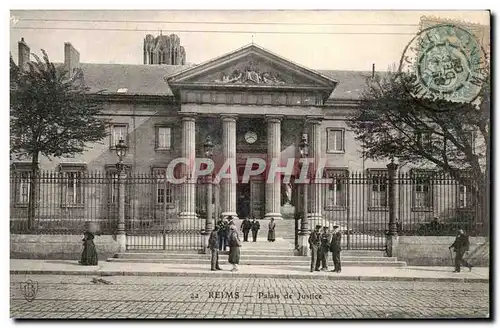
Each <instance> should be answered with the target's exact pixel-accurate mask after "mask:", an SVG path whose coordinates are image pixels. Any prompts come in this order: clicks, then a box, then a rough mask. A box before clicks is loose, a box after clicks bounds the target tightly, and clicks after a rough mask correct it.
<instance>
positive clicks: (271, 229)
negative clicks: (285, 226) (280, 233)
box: [267, 218, 276, 242]
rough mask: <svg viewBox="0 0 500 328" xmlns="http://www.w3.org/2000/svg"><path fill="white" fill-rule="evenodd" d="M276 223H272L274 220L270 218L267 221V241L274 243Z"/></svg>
mask: <svg viewBox="0 0 500 328" xmlns="http://www.w3.org/2000/svg"><path fill="white" fill-rule="evenodd" d="M275 229H276V223H275V222H274V218H271V221H269V231H268V232H267V240H268V241H271V242H274V241H275V240H276V232H275Z"/></svg>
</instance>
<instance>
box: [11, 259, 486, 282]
mask: <svg viewBox="0 0 500 328" xmlns="http://www.w3.org/2000/svg"><path fill="white" fill-rule="evenodd" d="M221 267H222V269H223V271H210V268H209V267H208V266H206V265H201V264H163V263H117V262H105V261H102V262H99V265H98V266H81V265H79V264H78V262H77V261H65V260H20V259H11V260H10V274H52V275H95V276H180V277H207V276H213V277H238V278H287V279H328V280H361V281H429V282H432V281H434V282H437V281H439V282H481V283H488V282H489V268H487V267H478V268H476V267H475V268H473V269H472V272H469V269H467V268H464V269H463V270H462V272H461V273H453V272H452V271H453V268H452V267H424V266H420V267H399V268H398V267H345V268H343V269H342V273H340V274H337V273H334V272H314V273H311V272H309V268H306V267H294V266H286V267H285V266H279V267H271V266H258V265H240V266H239V271H238V272H235V273H233V272H230V271H229V270H230V269H231V266H229V265H221Z"/></svg>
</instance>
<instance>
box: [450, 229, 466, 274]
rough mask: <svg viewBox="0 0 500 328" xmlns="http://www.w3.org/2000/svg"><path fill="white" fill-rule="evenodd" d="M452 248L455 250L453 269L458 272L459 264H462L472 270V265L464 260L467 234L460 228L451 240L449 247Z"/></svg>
mask: <svg viewBox="0 0 500 328" xmlns="http://www.w3.org/2000/svg"><path fill="white" fill-rule="evenodd" d="M449 248H450V249H452V248H453V250H454V251H455V253H456V255H455V271H453V272H460V265H461V264H463V265H465V266H466V267H468V268H469V271H472V265H470V263H467V261H465V260H464V254H465V252H467V251H468V250H469V236H467V235H466V234H465V233H464V231H463V230H462V229H460V230H458V234H457V238H456V239H455V241H454V242H453V244H452V245H451V246H450V247H449Z"/></svg>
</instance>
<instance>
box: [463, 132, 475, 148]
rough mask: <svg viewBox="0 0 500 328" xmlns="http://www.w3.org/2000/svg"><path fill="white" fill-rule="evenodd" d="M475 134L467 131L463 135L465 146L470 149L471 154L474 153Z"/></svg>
mask: <svg viewBox="0 0 500 328" xmlns="http://www.w3.org/2000/svg"><path fill="white" fill-rule="evenodd" d="M475 137H476V135H475V133H474V131H468V132H466V134H465V138H466V143H467V146H469V147H471V148H472V152H473V153H475V148H476V147H475Z"/></svg>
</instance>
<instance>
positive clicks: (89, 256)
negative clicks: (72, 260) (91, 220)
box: [78, 231, 98, 265]
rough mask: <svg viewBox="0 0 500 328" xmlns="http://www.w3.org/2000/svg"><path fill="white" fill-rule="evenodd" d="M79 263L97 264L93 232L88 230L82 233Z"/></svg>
mask: <svg viewBox="0 0 500 328" xmlns="http://www.w3.org/2000/svg"><path fill="white" fill-rule="evenodd" d="M82 241H83V251H82V258H81V260H80V261H79V262H78V263H80V264H81V265H97V262H98V260H97V251H96V249H95V245H94V234H93V233H92V232H90V231H86V232H85V233H84V237H83V239H82Z"/></svg>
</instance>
